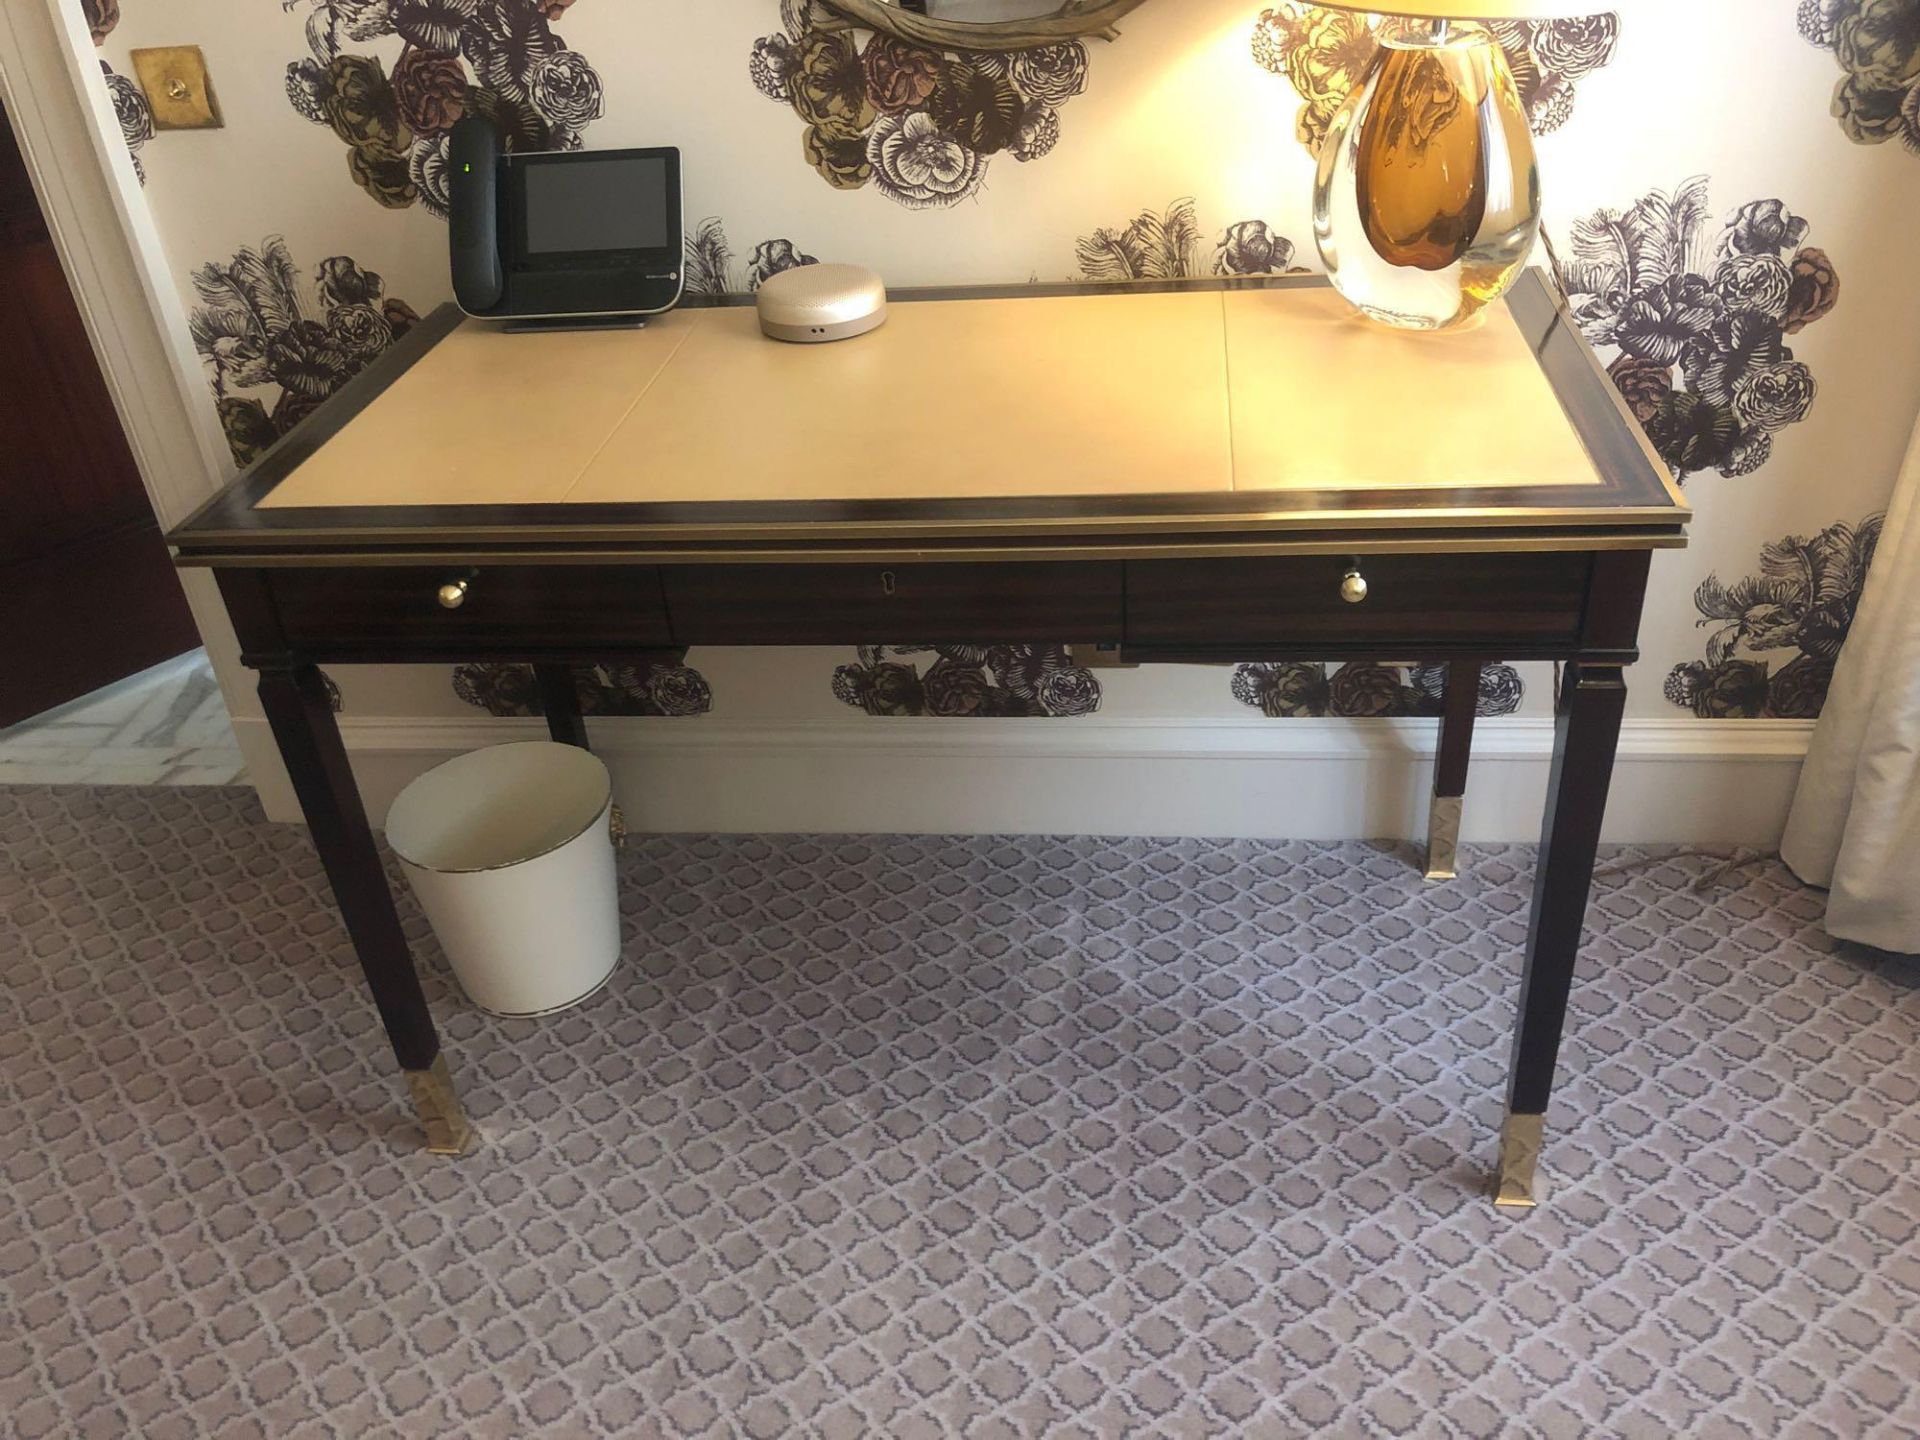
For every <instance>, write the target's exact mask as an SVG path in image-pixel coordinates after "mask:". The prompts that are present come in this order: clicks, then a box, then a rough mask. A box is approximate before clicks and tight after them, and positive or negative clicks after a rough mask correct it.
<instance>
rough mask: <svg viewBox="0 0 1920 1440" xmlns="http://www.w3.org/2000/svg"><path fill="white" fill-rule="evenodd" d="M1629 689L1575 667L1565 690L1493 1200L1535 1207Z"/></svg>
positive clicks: (1602, 671) (1605, 671)
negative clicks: (1551, 1100)
mask: <svg viewBox="0 0 1920 1440" xmlns="http://www.w3.org/2000/svg"><path fill="white" fill-rule="evenodd" d="M1626 704H1627V687H1626V684H1625V682H1624V681H1623V680H1622V678H1621V674H1620V667H1619V666H1617V665H1585V664H1578V663H1576V664H1571V665H1568V666H1567V673H1566V677H1565V679H1564V680H1563V681H1562V683H1561V687H1560V702H1559V715H1558V719H1557V721H1556V724H1555V726H1554V744H1553V773H1552V777H1551V778H1550V780H1549V781H1548V786H1547V818H1546V825H1545V827H1544V829H1543V831H1542V833H1541V837H1540V860H1539V868H1538V870H1537V871H1536V873H1535V875H1534V882H1533V922H1532V928H1531V931H1530V933H1529V934H1528V936H1527V968H1526V974H1525V977H1524V978H1523V979H1522V981H1521V984H1520V1023H1519V1030H1518V1033H1517V1034H1516V1035H1515V1037H1514V1043H1513V1074H1512V1080H1511V1086H1510V1089H1509V1092H1508V1099H1507V1119H1506V1124H1505V1125H1504V1126H1503V1127H1502V1128H1501V1132H1500V1175H1499V1181H1498V1185H1497V1187H1496V1190H1495V1193H1494V1201H1495V1203H1496V1204H1500V1205H1534V1204H1537V1203H1538V1202H1539V1199H1540V1183H1539V1174H1538V1163H1539V1158H1540V1148H1541V1144H1542V1141H1543V1139H1544V1134H1545V1127H1546V1113H1547V1100H1548V1097H1549V1096H1550V1095H1551V1094H1552V1092H1553V1070H1554V1065H1555V1063H1556V1061H1557V1060H1558V1058H1559V1053H1560V1036H1561V1032H1562V1031H1563V1030H1564V1029H1565V1028H1566V1021H1567V998H1568V996H1569V994H1570V993H1571V991H1572V989H1573V965H1574V959H1575V957H1576V956H1577V955H1578V953H1579V950H1580V937H1581V933H1582V931H1583V930H1584V928H1585V925H1586V917H1587V897H1588V895H1589V893H1590V892H1591V890H1592V888H1593V863H1594V857H1595V855H1596V854H1597V852H1598V850H1599V847H1600V822H1601V820H1602V819H1603V818H1604V816H1605V814H1606V809H1607V789H1608V786H1609V784H1610V783H1611V781H1612V779H1613V757H1614V752H1615V750H1616V749H1617V748H1618V746H1619V743H1620V718H1621V715H1622V714H1623V713H1624V711H1625V709H1626Z"/></svg>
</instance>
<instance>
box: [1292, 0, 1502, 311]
mask: <svg viewBox="0 0 1920 1440" xmlns="http://www.w3.org/2000/svg"><path fill="white" fill-rule="evenodd" d="M1376 34H1377V38H1378V39H1379V41H1380V49H1379V53H1378V54H1376V55H1375V56H1374V60H1373V63H1372V65H1371V66H1370V67H1369V69H1368V71H1367V73H1366V75H1365V76H1364V77H1363V78H1362V80H1361V82H1360V84H1358V85H1356V86H1355V87H1354V91H1353V94H1352V95H1351V96H1350V97H1349V98H1348V100H1347V103H1346V104H1345V105H1344V106H1343V107H1342V108H1341V110H1340V112H1339V114H1337V115H1336V116H1335V117H1334V120H1333V124H1332V127H1331V128H1330V129H1329V131H1328V133H1327V139H1326V144H1325V146H1324V147H1323V148H1322V150H1321V152H1320V168H1319V173H1318V176H1317V177H1316V180H1315V184H1314V194H1313V234H1314V241H1315V243H1316V244H1317V245H1318V247H1319V250H1320V259H1321V261H1322V263H1324V264H1325V266H1326V268H1327V274H1328V276H1329V277H1330V278H1331V279H1332V281H1333V283H1334V285H1335V286H1336V287H1337V288H1338V289H1339V291H1340V293H1341V294H1342V295H1344V296H1346V298H1347V299H1348V300H1350V301H1352V302H1353V304H1354V305H1356V306H1358V307H1359V308H1360V309H1361V310H1363V311H1365V312H1366V313H1367V314H1368V315H1371V316H1372V317H1373V318H1374V319H1376V320H1380V321H1384V322H1385V323H1387V324H1389V325H1399V326H1403V327H1406V328H1408V329H1414V330H1444V329H1447V328H1449V327H1451V326H1454V325H1459V324H1463V323H1465V322H1466V321H1468V320H1470V319H1472V318H1473V316H1474V315H1476V314H1478V313H1479V311H1480V310H1482V309H1483V308H1485V307H1486V306H1487V305H1488V304H1490V303H1491V302H1492V301H1493V300H1495V299H1497V298H1498V297H1499V296H1500V295H1501V294H1502V293H1504V292H1505V291H1506V289H1507V287H1508V286H1509V285H1511V284H1512V283H1513V282H1514V280H1515V279H1516V278H1517V277H1518V276H1519V273H1520V268H1521V266H1523V265H1524V264H1525V263H1526V260H1527V256H1528V255H1529V254H1530V253H1532V250H1533V243H1534V240H1535V239H1536V237H1537V236H1538V235H1539V233H1540V177H1539V170H1538V167H1537V165H1536V163H1535V160H1534V151H1533V134H1532V132H1531V131H1530V130H1529V129H1528V128H1527V116H1526V108H1525V107H1524V106H1523V105H1522V104H1521V101H1520V92H1519V88H1518V87H1517V86H1516V85H1515V84H1514V80H1513V76H1512V74H1511V73H1510V72H1509V71H1508V69H1507V62H1506V58H1505V56H1504V55H1502V53H1501V51H1500V47H1499V45H1498V44H1496V43H1495V41H1494V39H1493V37H1492V36H1491V35H1489V34H1488V33H1487V32H1486V31H1485V30H1483V29H1481V28H1479V27H1478V26H1473V25H1464V24H1455V25H1449V24H1448V23H1447V22H1445V21H1418V20H1384V21H1382V22H1381V23H1380V28H1379V30H1378V31H1377V32H1376Z"/></svg>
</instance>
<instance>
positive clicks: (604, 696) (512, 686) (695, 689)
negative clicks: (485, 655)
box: [453, 650, 713, 718]
mask: <svg viewBox="0 0 1920 1440" xmlns="http://www.w3.org/2000/svg"><path fill="white" fill-rule="evenodd" d="M686 656H687V652H686V651H684V650H679V651H671V652H667V653H665V654H650V655H646V656H643V657H641V658H640V659H639V660H638V661H636V662H629V663H626V664H617V665H595V666H581V667H579V668H577V669H576V670H575V671H574V672H573V688H574V693H575V694H576V695H578V696H579V699H580V713H581V714H583V715H705V714H706V713H707V712H708V711H709V710H711V709H713V688H712V687H711V686H710V685H708V684H707V681H706V677H705V676H703V675H702V674H701V673H700V672H699V671H698V670H695V669H694V668H692V667H691V666H690V665H688V664H687V663H686ZM453 693H454V694H456V695H458V696H459V697H460V699H461V700H463V701H465V702H466V703H467V704H469V705H472V706H475V707H477V708H479V709H481V710H485V711H486V712H487V713H488V714H489V715H496V716H500V717H502V718H505V717H508V716H526V715H539V714H541V713H543V711H542V707H541V704H540V690H539V687H538V686H536V685H535V684H534V680H533V667H532V666H530V665H460V666H457V667H455V669H454V672H453Z"/></svg>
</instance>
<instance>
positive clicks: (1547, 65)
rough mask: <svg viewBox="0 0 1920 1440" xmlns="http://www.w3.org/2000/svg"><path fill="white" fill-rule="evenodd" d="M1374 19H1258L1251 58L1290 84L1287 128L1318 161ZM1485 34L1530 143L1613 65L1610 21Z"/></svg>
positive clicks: (1265, 14) (1296, 9)
mask: <svg viewBox="0 0 1920 1440" xmlns="http://www.w3.org/2000/svg"><path fill="white" fill-rule="evenodd" d="M1373 26H1374V17H1372V16H1370V15H1362V14H1357V13H1353V12H1350V11H1346V10H1323V9H1321V8H1320V7H1319V6H1317V5H1311V4H1307V3H1305V0H1286V3H1283V4H1280V5H1276V6H1273V7H1272V8H1271V9H1267V10H1263V11H1261V12H1260V18H1259V20H1257V21H1256V22H1255V24H1254V29H1253V58H1254V60H1255V62H1256V63H1257V64H1259V66H1260V67H1261V68H1262V69H1264V70H1269V71H1271V72H1272V73H1273V74H1275V75H1278V76H1280V77H1281V78H1282V79H1284V80H1286V81H1288V82H1289V83H1291V84H1292V86H1293V88H1294V89H1295V90H1296V91H1298V92H1299V95H1300V99H1301V101H1302V104H1301V106H1300V114H1299V117H1298V118H1297V120H1296V121H1295V123H1294V135H1295V137H1296V138H1297V139H1298V140H1299V141H1300V143H1301V144H1302V145H1304V146H1306V147H1307V148H1308V149H1309V150H1311V151H1313V152H1314V153H1316V154H1317V153H1319V150H1320V146H1321V143H1322V142H1323V141H1324V140H1325V139H1326V138H1327V129H1328V127H1329V126H1330V125H1332V124H1333V117H1334V116H1335V115H1336V114H1338V113H1339V110H1340V107H1341V106H1342V105H1344V104H1345V103H1346V100H1347V96H1348V95H1350V94H1352V93H1353V88H1354V87H1355V86H1356V85H1358V84H1359V83H1360V81H1361V80H1362V79H1363V78H1364V77H1365V76H1366V73H1367V68H1368V67H1369V66H1370V65H1371V64H1372V63H1373V59H1374V56H1375V55H1376V54H1377V53H1378V51H1379V48H1380V47H1379V44H1378V42H1376V41H1375V40H1374V38H1373ZM1487 29H1488V30H1489V31H1490V32H1491V34H1492V35H1493V38H1494V39H1495V40H1497V41H1498V42H1499V44H1500V48H1501V50H1502V51H1504V52H1505V54H1506V57H1507V65H1508V68H1509V69H1511V70H1512V71H1513V78H1514V82H1515V83H1516V84H1517V85H1518V87H1519V90H1520V99H1521V102H1522V103H1523V104H1524V105H1525V106H1526V107H1527V119H1528V122H1529V123H1530V124H1531V125H1532V126H1533V131H1534V133H1535V134H1536V135H1545V134H1548V133H1550V132H1551V131H1554V130H1558V129H1559V128H1560V127H1561V126H1562V125H1564V124H1566V123H1567V121H1568V120H1569V119H1570V118H1571V117H1572V115H1573V100H1574V82H1575V81H1577V80H1579V79H1580V78H1581V77H1583V76H1586V75H1591V74H1592V73H1593V72H1594V71H1595V70H1598V69H1599V68H1600V67H1601V66H1603V65H1605V64H1607V63H1608V62H1609V61H1610V60H1612V59H1613V52H1614V48H1615V46H1616V45H1617V44H1618V42H1619V39H1620V21H1619V19H1618V17H1616V16H1614V15H1613V14H1611V13H1608V14H1599V15H1584V16H1578V17H1575V18H1572V19H1566V20H1501V21H1495V22H1493V23H1492V24H1490V25H1489V26H1488V27H1487Z"/></svg>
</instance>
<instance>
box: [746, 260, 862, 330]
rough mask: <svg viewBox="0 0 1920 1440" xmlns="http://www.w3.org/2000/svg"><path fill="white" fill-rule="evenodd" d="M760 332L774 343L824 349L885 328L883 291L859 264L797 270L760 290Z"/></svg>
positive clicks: (774, 278)
mask: <svg viewBox="0 0 1920 1440" xmlns="http://www.w3.org/2000/svg"><path fill="white" fill-rule="evenodd" d="M758 304H759V306H760V328H761V329H762V330H764V331H766V333H767V334H768V335H770V336H772V337H773V338H774V339H775V340H788V341H791V342H793V343H794V344H796V345H824V344H825V343H826V342H827V341H829V340H851V339H852V338H853V337H854V336H856V335H865V334H866V333H867V332H868V331H869V330H878V329H879V328H880V327H881V326H882V325H884V324H886V323H887V287H886V284H885V282H884V281H882V280H881V278H880V277H879V276H878V275H876V274H874V272H873V271H871V270H869V269H867V267H866V266H864V265H802V266H800V267H799V268H798V269H794V270H782V271H781V272H780V273H779V274H778V275H775V276H774V277H773V278H772V279H770V280H768V281H766V283H764V284H763V285H761V287H760V292H759V296H758Z"/></svg>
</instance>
